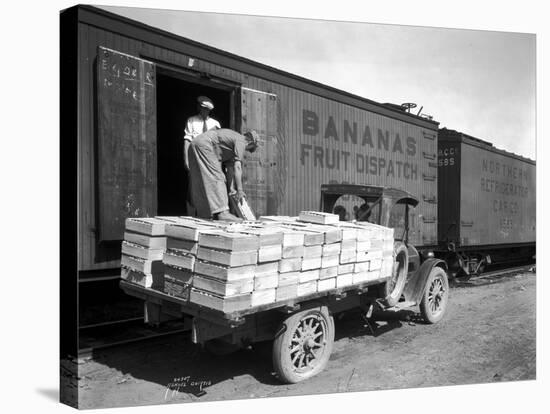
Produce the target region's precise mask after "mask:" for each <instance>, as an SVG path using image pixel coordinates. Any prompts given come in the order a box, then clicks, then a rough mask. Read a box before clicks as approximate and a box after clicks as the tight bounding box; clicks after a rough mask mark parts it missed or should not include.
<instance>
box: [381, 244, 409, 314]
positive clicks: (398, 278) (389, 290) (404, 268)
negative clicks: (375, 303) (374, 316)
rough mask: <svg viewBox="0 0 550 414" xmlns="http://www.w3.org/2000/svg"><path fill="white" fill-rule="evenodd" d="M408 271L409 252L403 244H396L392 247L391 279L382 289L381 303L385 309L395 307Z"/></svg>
mask: <svg viewBox="0 0 550 414" xmlns="http://www.w3.org/2000/svg"><path fill="white" fill-rule="evenodd" d="M408 270H409V251H408V250H407V246H405V244H403V243H397V244H396V245H395V246H394V263H393V272H392V277H391V279H390V280H388V281H387V282H386V283H385V284H384V288H383V289H382V291H383V294H384V298H383V300H382V303H383V304H384V305H386V306H387V307H391V306H395V305H397V302H399V299H400V298H401V294H402V293H403V289H404V288H405V283H406V282H407V272H408Z"/></svg>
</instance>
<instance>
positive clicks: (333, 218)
mask: <svg viewBox="0 0 550 414" xmlns="http://www.w3.org/2000/svg"><path fill="white" fill-rule="evenodd" d="M298 219H299V220H300V221H303V222H306V223H316V224H334V223H338V222H339V221H340V217H339V216H338V215H337V214H331V213H323V212H320V211H300V215H299V216H298Z"/></svg>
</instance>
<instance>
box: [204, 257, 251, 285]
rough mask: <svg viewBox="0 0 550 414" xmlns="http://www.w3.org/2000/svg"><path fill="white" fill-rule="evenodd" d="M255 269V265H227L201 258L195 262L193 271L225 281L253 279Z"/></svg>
mask: <svg viewBox="0 0 550 414" xmlns="http://www.w3.org/2000/svg"><path fill="white" fill-rule="evenodd" d="M255 270H256V265H246V266H239V267H229V266H222V265H219V264H216V263H210V262H205V261H202V260H197V261H196V262H195V273H197V274H200V275H204V276H208V277H212V278H215V279H218V280H222V281H227V282H231V281H236V280H243V279H253V278H254V273H255Z"/></svg>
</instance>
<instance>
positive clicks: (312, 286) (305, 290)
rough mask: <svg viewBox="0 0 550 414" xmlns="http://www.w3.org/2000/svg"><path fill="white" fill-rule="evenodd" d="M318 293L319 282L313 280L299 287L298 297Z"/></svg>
mask: <svg viewBox="0 0 550 414" xmlns="http://www.w3.org/2000/svg"><path fill="white" fill-rule="evenodd" d="M315 292H317V280H312V281H310V282H306V283H300V284H299V285H298V296H306V295H311V294H313V293H315Z"/></svg>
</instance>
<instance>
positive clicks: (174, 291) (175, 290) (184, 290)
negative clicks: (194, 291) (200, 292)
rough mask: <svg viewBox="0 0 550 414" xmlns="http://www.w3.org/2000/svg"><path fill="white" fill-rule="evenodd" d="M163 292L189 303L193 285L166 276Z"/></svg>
mask: <svg viewBox="0 0 550 414" xmlns="http://www.w3.org/2000/svg"><path fill="white" fill-rule="evenodd" d="M163 291H164V293H166V294H167V295H170V296H174V297H177V298H180V299H184V300H186V301H188V300H189V296H190V292H191V285H190V284H188V283H183V282H181V281H180V280H178V279H174V278H172V277H170V276H167V275H165V276H164V287H163Z"/></svg>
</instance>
